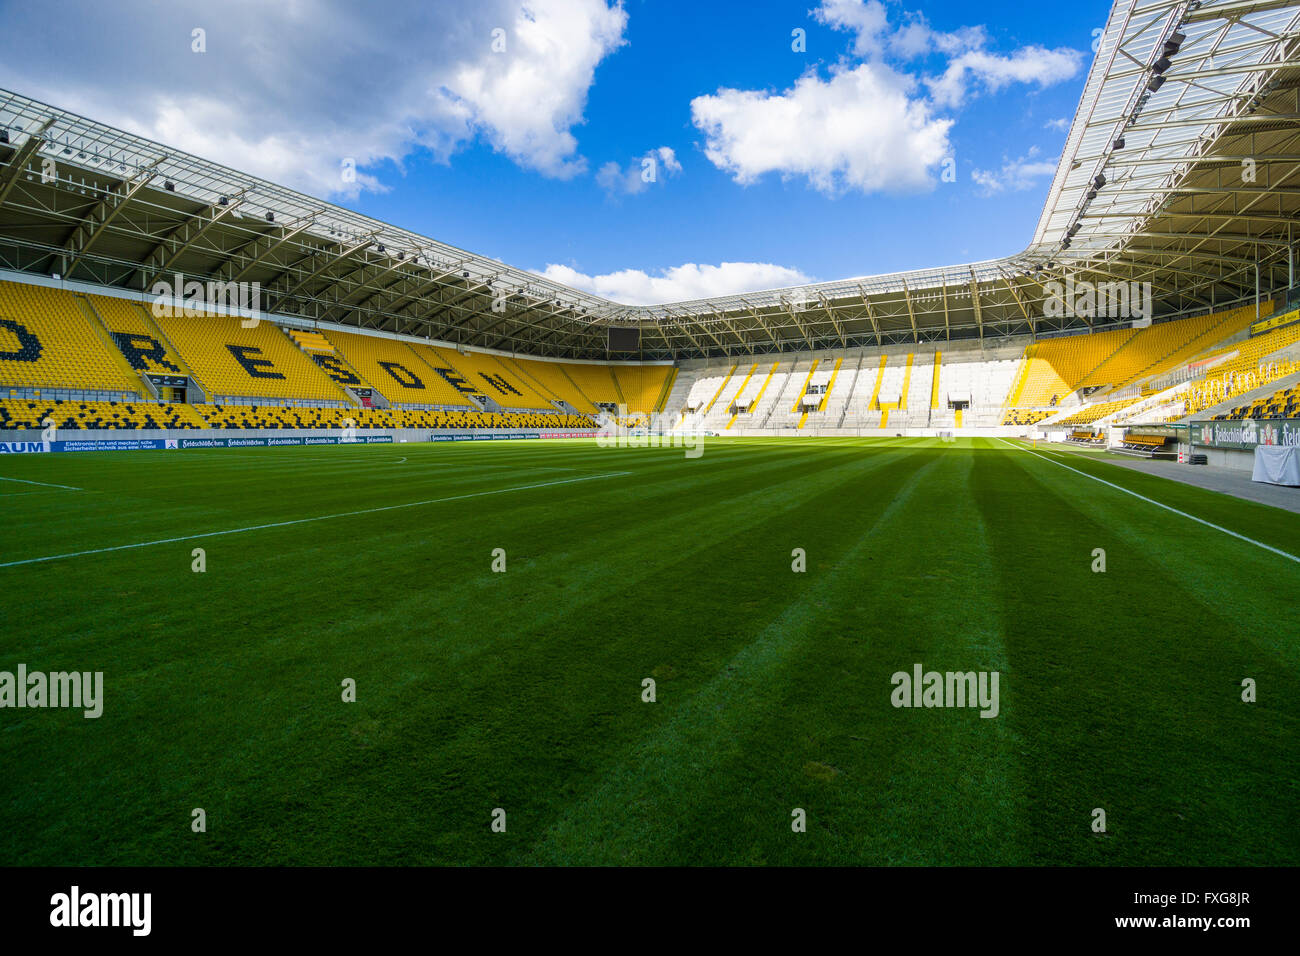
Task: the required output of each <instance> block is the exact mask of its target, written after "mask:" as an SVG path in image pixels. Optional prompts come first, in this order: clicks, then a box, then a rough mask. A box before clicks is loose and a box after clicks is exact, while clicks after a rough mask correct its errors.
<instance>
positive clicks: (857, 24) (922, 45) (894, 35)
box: [812, 0, 988, 60]
mask: <svg viewBox="0 0 1300 956" xmlns="http://www.w3.org/2000/svg"><path fill="white" fill-rule="evenodd" d="M812 15H813V19H815V20H816V21H817V22H818V23H824V24H826V25H827V26H828V27H830V28H831V29H833V30H843V31H845V32H848V33H852V34H853V35H854V38H853V52H854V54H855V55H856V56H858V57H862V58H867V57H871V56H881V55H883V54H885V53H886V52H888V53H890V54H892V55H894V56H897V57H900V58H901V59H904V60H910V59H915V58H916V57H922V56H927V55H929V54H930V53H935V52H938V53H943V54H946V55H948V56H954V55H956V54H958V53H962V52H964V51H966V50H975V49H979V48H980V47H982V46H984V45H985V43H986V42H987V41H988V33H987V31H986V30H985V28H984V27H982V26H973V27H961V28H959V29H957V30H954V31H952V32H950V33H945V32H942V31H938V30H934V29H932V28H931V27H930V21H929V20H928V19H926V16H925V14H924V13H921V12H919V11H906V10H905V11H902V14H901V18H902V20H903V21H904V23H903V24H902V25H901V26H898V27H895V26H892V25H891V24H890V22H889V13H888V11H887V9H886V7H885V5H884V4H883V3H881V2H880V0H822V2H821V4H820V5H819V6H818V7H817V8H816V9H815V10H813V11H812Z"/></svg>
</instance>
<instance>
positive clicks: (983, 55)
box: [926, 46, 1083, 107]
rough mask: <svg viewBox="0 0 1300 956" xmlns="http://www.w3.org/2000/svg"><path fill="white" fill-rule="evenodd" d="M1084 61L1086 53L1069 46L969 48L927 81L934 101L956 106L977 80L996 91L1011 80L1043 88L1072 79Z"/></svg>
mask: <svg viewBox="0 0 1300 956" xmlns="http://www.w3.org/2000/svg"><path fill="white" fill-rule="evenodd" d="M1082 65H1083V54H1082V53H1080V52H1079V51H1078V50H1071V49H1069V48H1068V47H1058V48H1056V49H1055V50H1048V49H1046V48H1045V47H1041V46H1027V47H1021V48H1020V49H1019V50H1016V51H1015V52H1014V53H1012V54H1011V55H1010V56H1000V55H999V54H996V53H989V52H988V51H986V50H968V51H967V52H965V53H963V54H961V55H960V56H957V57H955V58H954V59H952V60H950V61H949V62H948V67H947V69H945V70H944V71H943V74H942V75H941V76H939V77H935V78H931V79H928V80H926V85H927V86H929V88H930V95H931V96H932V97H933V98H934V101H935V103H937V104H939V105H940V106H954V107H955V106H961V105H962V103H964V102H965V100H966V98H967V96H968V95H970V93H971V91H972V86H973V85H974V84H979V85H980V86H982V87H983V88H984V89H985V90H988V91H989V92H993V93H996V92H997V91H998V90H1000V89H1002V88H1003V87H1005V86H1007V85H1009V84H1011V83H1033V84H1037V85H1038V87H1039V88H1042V87H1045V86H1051V85H1052V84H1053V83H1060V82H1061V81H1063V80H1068V79H1070V78H1071V77H1072V76H1074V75H1075V74H1076V73H1078V72H1079V68H1080V67H1081V66H1082Z"/></svg>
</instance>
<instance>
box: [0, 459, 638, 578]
mask: <svg viewBox="0 0 1300 956" xmlns="http://www.w3.org/2000/svg"><path fill="white" fill-rule="evenodd" d="M630 474H632V472H630V471H611V472H609V473H608V474H604V475H587V476H585V477H582V478H562V479H559V480H557V481H543V482H540V483H538V484H533V485H516V486H514V487H512V488H497V489H495V490H493V491H472V492H469V493H468V494H464V495H450V496H448V497H446V498H428V499H425V500H424V501H408V502H406V503H404V504H400V505H383V506H382V507H379V508H363V509H361V510H360V511H341V512H339V513H337V514H332V515H315V516H314V517H311V518H293V519H291V520H289V521H273V522H271V523H270V524H257V525H249V526H248V527H246V528H230V529H228V530H225V531H205V532H203V533H201V534H186V535H181V536H180V537H177V538H159V539H157V540H156V541H140V542H137V543H136V544H118V545H114V546H113V547H111V548H92V549H91V550H89V551H70V552H68V553H67V554H51V555H47V556H45V557H42V558H23V559H21V560H19V561H5V562H3V563H0V568H13V567H17V566H18V565H22V564H40V563H42V562H45V561H60V560H62V559H64V558H81V557H85V556H86V555H90V554H106V553H108V552H110V551H130V550H133V549H135V548H152V547H154V546H155V545H159V544H176V543H177V542H180V541H197V540H199V539H200V538H218V537H222V536H223V535H228V534H244V533H245V532H248V531H265V530H267V529H268V528H287V527H289V526H291V525H296V524H308V523H310V522H313V521H331V520H333V519H334V518H354V517H357V516H359V515H372V514H379V513H380V512H383V511H398V510H400V509H402V508H419V507H422V506H424V505H437V504H442V503H444V502H447V501H464V500H465V499H467V498H484V497H487V496H488V495H504V494H508V493H509V492H512V491H529V490H531V489H533V488H551V487H554V486H556V485H571V484H573V483H575V482H579V481H596V480H598V479H600V478H619V477H622V476H623V475H630Z"/></svg>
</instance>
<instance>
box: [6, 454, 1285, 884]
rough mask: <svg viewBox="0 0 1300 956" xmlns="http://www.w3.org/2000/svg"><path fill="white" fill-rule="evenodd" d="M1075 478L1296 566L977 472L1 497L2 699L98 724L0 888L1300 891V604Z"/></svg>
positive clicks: (963, 462) (1055, 478)
mask: <svg viewBox="0 0 1300 956" xmlns="http://www.w3.org/2000/svg"><path fill="white" fill-rule="evenodd" d="M1062 464H1068V465H1069V466H1070V467H1071V468H1074V469H1077V470H1078V471H1082V472H1086V473H1087V474H1090V475H1097V476H1099V477H1103V478H1105V479H1106V480H1107V481H1110V482H1113V483H1115V484H1118V485H1121V486H1123V487H1125V488H1130V489H1132V490H1134V491H1136V492H1138V493H1139V494H1142V495H1145V496H1147V497H1149V498H1152V499H1155V500H1157V501H1159V502H1161V503H1164V504H1167V505H1169V506H1170V507H1172V508H1176V509H1178V510H1180V511H1183V512H1186V513H1188V514H1191V515H1195V516H1196V517H1199V518H1202V519H1204V520H1205V521H1208V522H1212V523H1214V524H1217V525H1221V526H1222V527H1224V528H1227V529H1230V530H1232V531H1235V532H1237V533H1238V534H1240V535H1243V536H1245V537H1246V538H1249V539H1253V541H1254V542H1259V543H1262V544H1267V545H1270V546H1272V547H1273V548H1277V549H1280V550H1282V551H1285V552H1288V553H1290V554H1296V553H1297V551H1300V547H1298V544H1300V515H1296V514H1292V513H1288V512H1283V511H1280V510H1277V509H1272V508H1267V507H1264V506H1260V505H1255V504H1251V503H1247V502H1243V501H1239V500H1236V499H1232V498H1228V497H1225V496H1222V495H1218V494H1214V493H1211V492H1206V491H1201V490H1199V489H1196V488H1192V487H1188V486H1184V485H1180V484H1176V483H1173V482H1169V481H1166V480H1163V479H1160V478H1155V477H1151V476H1147V475H1142V474H1138V473H1134V472H1132V471H1128V470H1124V469H1120V468H1118V467H1116V466H1114V465H1111V464H1109V463H1107V462H1106V461H1104V460H1100V459H1097V458H1090V457H1086V456H1075V455H1068V454H1065V453H1061V452H1053V451H1046V450H1044V449H1043V448H1041V447H1040V448H1038V449H1037V450H1036V452H1035V453H1031V451H1030V450H1026V449H1025V448H1024V447H1023V446H1016V447H1013V446H1012V445H1010V444H1009V443H1006V442H1002V441H998V440H992V439H987V440H985V439H978V440H969V441H960V442H946V443H945V442H939V441H935V440H922V439H879V440H871V439H843V440H838V439H817V440H801V439H780V440H777V439H772V440H764V439H753V440H746V439H713V440H710V441H707V442H706V444H705V446H704V451H703V455H702V456H701V457H700V458H698V459H695V460H688V459H687V458H685V457H684V455H683V453H682V450H681V449H612V448H598V447H596V445H595V443H594V442H591V441H563V442H562V441H547V442H536V441H534V442H476V443H456V444H453V443H443V444H419V445H397V446H373V445H372V446H342V447H327V448H310V447H308V448H272V449H267V448H259V449H248V450H213V451H195V450H187V451H177V452H129V453H107V454H98V453H94V454H65V455H29V456H20V455H15V456H11V457H7V458H6V459H4V460H3V461H0V475H3V476H4V477H6V478H9V479H19V481H12V480H11V481H5V482H0V495H2V497H0V511H2V513H3V515H4V518H3V529H4V531H3V537H2V542H3V543H2V544H0V564H4V565H6V566H4V567H0V588H2V589H3V594H4V608H3V625H2V626H0V670H8V671H13V670H14V669H15V668H16V666H17V665H18V664H20V663H21V664H26V665H27V668H28V669H29V670H43V671H54V670H72V669H75V670H81V671H102V672H103V674H104V698H105V699H104V713H103V716H102V717H100V718H99V719H97V720H95V719H85V718H84V717H82V715H81V713H80V712H79V711H75V712H74V711H69V710H53V709H45V710H31V709H24V710H17V709H4V710H0V767H2V768H3V773H0V833H3V834H5V839H4V846H3V849H2V850H0V863H4V864H77V863H86V864H276V863H286V864H335V863H357V864H371V863H374V864H557V863H592V864H606V863H632V864H674V863H684V864H859V863H861V864H868V863H869V864H1084V865H1094V864H1100V865H1112V864H1113V865H1135V864H1193V865H1197V864H1287V863H1289V864H1296V863H1300V828H1298V827H1297V826H1296V825H1295V824H1296V820H1297V819H1300V748H1298V747H1297V745H1296V742H1297V740H1300V721H1298V718H1300V623H1298V620H1300V615H1297V607H1296V600H1297V595H1300V565H1297V563H1296V562H1295V561H1293V560H1290V559H1288V558H1287V557H1285V556H1282V555H1278V554H1276V553H1273V552H1270V551H1268V550H1266V549H1264V548H1261V547H1259V546H1258V545H1257V544H1255V543H1252V542H1251V541H1244V540H1242V539H1240V538H1236V537H1233V536H1231V535H1228V534H1225V533H1223V531H1220V530H1215V529H1214V528H1210V527H1207V526H1205V525H1202V524H1199V523H1196V522H1194V521H1192V520H1189V519H1188V518H1187V517H1184V516H1182V515H1178V514H1174V513H1172V512H1170V511H1167V510H1164V509H1162V508H1159V507H1156V506H1155V505H1152V504H1150V503H1148V502H1145V501H1142V500H1140V499H1137V498H1134V497H1132V496H1130V495H1127V494H1124V493H1122V492H1120V491H1118V490H1116V489H1114V488H1110V487H1107V486H1106V485H1103V484H1101V483H1099V482H1096V481H1092V480H1090V479H1089V478H1087V477H1085V476H1084V475H1080V474H1076V473H1075V472H1072V471H1070V470H1067V469H1066V468H1064V467H1061V465H1062ZM22 481H27V482H44V483H52V484H58V485H65V486H69V488H51V487H45V486H44V485H37V484H23V483H21V482H22ZM72 488H75V489H79V490H70V489H72ZM376 509H387V510H376ZM316 518H320V519H322V520H305V521H304V520H301V519H316ZM256 526H261V527H256ZM250 528H252V529H253V530H240V529H250ZM223 532H233V533H223ZM203 535H207V536H206V537H199V536H203ZM156 542H162V543H156ZM128 545H143V546H140V547H124V546H128ZM199 547H201V548H203V549H204V551H205V553H206V558H205V560H206V571H204V572H203V573H196V572H195V571H194V570H192V563H193V561H194V558H193V557H192V550H193V549H194V548H199ZM497 548H501V549H504V551H505V555H506V571H505V573H494V572H493V571H492V563H493V551H494V549H497ZM796 548H802V549H804V550H805V552H806V556H807V570H806V571H805V572H803V573H796V572H794V571H792V561H793V558H792V551H793V550H794V549H796ZM1097 548H1102V549H1104V550H1105V555H1106V570H1105V572H1104V573H1096V572H1094V571H1093V565H1094V557H1093V552H1094V549H1097ZM82 552H90V553H82ZM70 554H71V555H75V556H70V557H62V558H59V559H57V560H50V561H38V562H32V563H23V564H14V563H13V562H20V561H26V560H27V559H32V558H41V557H47V556H52V555H70ZM916 663H920V664H922V665H923V666H924V667H925V669H926V670H930V669H934V670H939V671H948V670H955V671H968V670H977V671H979V670H986V671H997V672H999V674H1000V675H1001V681H1000V713H999V715H998V716H997V717H996V718H994V719H984V718H981V717H980V715H979V712H978V711H977V710H974V709H969V708H968V709H957V708H951V709H938V708H935V709H926V708H921V709H911V708H895V707H894V706H892V705H891V702H890V697H891V692H892V690H893V687H892V685H891V675H892V674H893V673H895V672H897V671H911V669H912V667H913V665H914V664H916ZM345 678H351V679H353V680H355V681H356V687H357V700H356V702H355V703H345V702H344V701H343V700H342V690H341V687H342V682H343V681H344V679H345ZM645 678H653V679H654V680H655V682H656V692H657V693H656V696H657V700H656V701H655V702H653V703H645V702H643V700H642V682H643V680H644V679H645ZM1245 678H1252V679H1254V680H1255V681H1256V682H1257V693H1258V700H1257V701H1256V702H1254V703H1246V702H1243V701H1242V681H1243V679H1245ZM194 808H203V809H204V811H205V812H206V818H207V832H205V833H195V832H192V829H191V811H192V810H193V809H194ZM496 808H502V809H504V810H505V811H506V831H505V832H504V833H498V832H493V830H492V828H491V822H492V814H493V811H494V809H496ZM795 808H802V809H804V810H805V811H806V814H807V832H805V833H795V832H793V831H792V827H791V820H792V817H791V813H792V811H793V810H794V809H795ZM1096 808H1101V809H1103V810H1104V811H1105V813H1106V832H1105V833H1096V832H1093V828H1092V824H1093V819H1094V818H1093V811H1094V809H1096Z"/></svg>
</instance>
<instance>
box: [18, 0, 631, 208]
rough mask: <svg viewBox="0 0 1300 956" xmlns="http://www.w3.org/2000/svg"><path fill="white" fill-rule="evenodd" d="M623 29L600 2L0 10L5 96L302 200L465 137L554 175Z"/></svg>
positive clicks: (441, 156)
mask: <svg viewBox="0 0 1300 956" xmlns="http://www.w3.org/2000/svg"><path fill="white" fill-rule="evenodd" d="M51 23H55V24H57V25H58V28H57V29H52V28H51V27H50V24H51ZM626 25H627V13H626V11H625V10H624V9H623V7H622V6H621V4H620V3H618V2H615V3H614V4H613V5H610V3H608V2H607V0H527V2H523V0H477V2H476V3H474V4H464V5H460V4H456V5H453V4H437V3H428V2H425V0H401V2H398V0H394V2H390V3H386V4H384V5H382V7H380V8H372V7H368V6H366V5H364V4H361V5H358V4H355V3H351V2H348V0H298V2H294V3H274V4H268V3H265V2H262V0H224V2H223V3H222V4H221V7H220V11H219V14H217V13H215V12H214V8H213V7H212V5H211V4H210V3H206V2H203V0H170V2H169V3H167V4H158V3H155V2H153V0H118V2H115V3H112V4H90V5H87V4H82V3H76V2H73V0H47V2H42V3H40V4H9V5H4V6H2V7H0V86H5V87H8V88H11V89H16V90H20V91H22V92H24V93H27V94H29V95H32V96H35V97H37V98H39V99H45V100H49V101H50V102H53V103H55V104H57V105H59V106H64V107H67V108H70V109H72V110H75V111H78V112H82V113H85V114H87V115H89V116H92V117H94V118H96V119H100V120H103V121H105V122H107V123H110V124H112V125H115V126H120V127H122V128H125V129H128V130H130V131H132V132H136V133H139V134H141V135H144V136H147V137H150V138H153V139H158V140H160V141H162V142H164V143H166V144H168V145H174V146H177V147H180V148H182V149H185V150H188V151H191V152H194V153H198V154H199V155H202V156H205V157H207V158H210V159H215V160H218V161H220V162H223V163H226V164H228V165H231V166H234V167H236V168H239V169H243V170H247V171H249V172H253V173H256V174H259V175H261V176H264V177H266V178H268V179H271V180H273V181H276V182H283V183H286V184H288V185H293V186H296V187H299V188H302V189H305V190H307V191H309V192H313V193H323V194H343V195H355V194H356V193H357V192H358V191H359V190H360V189H362V188H376V187H377V186H378V184H377V182H376V181H375V180H374V178H373V177H370V176H366V175H365V174H364V173H361V174H358V176H357V181H356V182H355V183H351V184H349V183H346V182H344V181H343V179H342V177H341V176H340V167H341V163H342V162H343V160H345V159H349V158H350V159H353V160H354V161H355V162H356V165H357V166H358V167H363V168H364V167H367V166H373V165H374V164H378V163H381V162H385V161H390V162H393V163H395V164H397V165H398V166H399V167H400V166H401V164H402V162H403V160H404V159H405V158H406V157H407V156H409V155H411V153H412V152H414V151H415V150H417V149H426V150H428V151H429V152H430V153H431V154H432V155H433V157H434V158H435V159H436V160H438V161H447V160H448V159H449V158H450V156H451V155H452V153H454V152H455V150H456V149H458V148H460V147H462V146H464V145H465V144H466V143H468V142H470V141H471V140H473V139H474V138H475V137H481V138H482V139H483V140H484V141H486V142H487V143H489V144H490V145H491V146H492V148H494V149H496V150H498V151H500V152H501V153H504V154H505V155H507V156H509V157H510V158H511V159H512V160H514V161H515V162H516V163H518V164H519V165H520V166H523V167H525V168H529V169H533V170H536V171H538V172H540V173H542V174H543V175H546V176H553V177H561V178H564V177H571V176H573V175H576V174H578V173H581V172H582V171H583V170H584V169H585V168H586V165H585V160H584V159H583V157H582V156H581V155H580V154H579V153H578V145H577V141H576V139H575V137H574V135H573V132H572V130H573V127H575V126H576V125H579V124H580V123H581V122H582V121H583V112H584V110H585V107H586V97H587V93H588V90H589V89H590V88H591V85H592V83H593V80H594V74H595V69H596V66H597V64H599V63H600V62H601V60H603V59H604V58H605V57H606V56H608V55H609V54H610V53H611V52H612V51H614V50H615V49H617V48H618V47H619V46H621V45H622V43H623V42H624V39H623V33H624V30H625V28H626ZM196 27H200V28H203V29H204V30H206V45H207V51H206V52H204V53H195V52H193V51H192V50H191V31H192V30H193V29H194V28H196ZM497 28H499V29H501V30H502V31H504V33H503V34H501V36H503V37H504V41H505V49H504V51H502V52H494V51H493V40H494V36H493V30H494V29H497ZM68 50H76V51H77V54H76V56H68V55H67V51H68Z"/></svg>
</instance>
